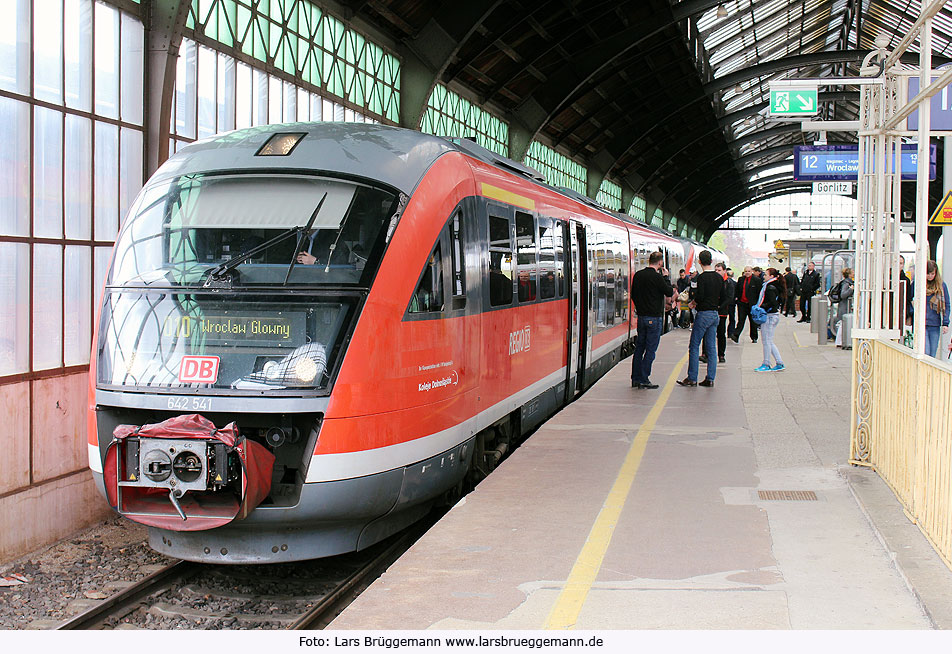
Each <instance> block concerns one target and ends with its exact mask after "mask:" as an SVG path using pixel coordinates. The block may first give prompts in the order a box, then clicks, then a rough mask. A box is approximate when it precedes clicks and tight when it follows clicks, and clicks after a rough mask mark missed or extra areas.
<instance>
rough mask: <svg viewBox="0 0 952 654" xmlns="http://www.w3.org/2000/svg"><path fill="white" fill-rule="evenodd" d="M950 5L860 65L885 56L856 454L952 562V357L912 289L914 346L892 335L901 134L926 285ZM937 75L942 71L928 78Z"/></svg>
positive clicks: (868, 123) (897, 308)
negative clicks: (933, 124) (939, 352)
mask: <svg viewBox="0 0 952 654" xmlns="http://www.w3.org/2000/svg"><path fill="white" fill-rule="evenodd" d="M944 4H945V3H944V2H941V1H938V0H932V1H931V2H929V3H928V4H927V3H926V2H923V3H922V10H921V16H920V18H919V19H918V20H917V21H916V23H915V25H914V26H913V29H912V30H911V31H910V33H909V34H907V35H906V36H905V37H903V39H902V40H901V42H900V44H899V46H898V47H897V48H896V49H895V50H894V51H892V52H891V53H887V52H886V51H884V50H879V51H877V52H876V53H873V54H871V55H870V56H869V57H867V61H865V62H864V66H863V70H864V71H867V70H870V69H871V68H872V66H871V64H873V63H875V62H874V59H875V58H876V57H878V58H879V62H881V63H880V69H879V72H878V77H877V78H876V80H877V81H876V82H875V83H874V82H872V81H870V82H869V83H865V82H864V83H861V89H862V90H861V93H860V97H861V103H860V129H859V132H858V136H859V189H858V194H857V199H858V202H857V211H858V215H857V226H858V230H859V231H858V237H857V243H856V261H855V263H856V287H855V288H856V290H855V298H856V304H855V318H856V321H855V328H854V331H853V343H854V347H853V352H854V354H853V391H852V398H851V400H852V433H851V439H850V456H851V458H850V462H851V463H853V464H855V465H863V466H869V467H872V468H873V469H875V470H876V472H877V473H878V474H879V475H880V477H882V479H883V480H884V481H885V482H886V483H887V484H888V485H889V487H890V488H892V490H893V491H894V492H895V493H896V496H897V498H898V499H899V500H900V501H901V502H902V504H903V506H904V507H905V509H906V513H907V515H908V516H909V518H910V519H911V520H912V521H913V522H915V523H916V524H917V525H918V526H919V528H920V529H921V530H922V532H923V534H925V536H926V537H927V538H928V539H929V541H930V542H931V543H932V545H933V546H934V547H935V549H936V551H937V552H938V553H939V555H940V556H941V557H942V559H943V560H944V561H945V562H946V564H947V565H949V567H950V568H952V366H949V365H947V364H944V363H941V362H939V361H938V360H936V359H933V358H932V357H927V356H926V355H925V354H924V353H923V352H924V349H925V347H924V336H925V293H919V294H918V295H917V296H916V298H915V311H914V316H915V318H914V321H915V323H916V324H915V328H914V329H915V343H914V347H913V349H912V350H910V349H908V348H906V347H903V346H901V345H899V344H897V343H895V342H893V340H895V339H898V338H900V337H901V336H902V334H903V326H904V322H905V317H906V316H905V311H904V309H905V300H904V297H905V294H904V292H903V290H902V286H901V284H900V278H899V216H900V207H901V204H900V194H901V192H902V191H901V185H900V183H899V182H900V174H899V171H898V170H896V168H897V166H898V163H897V160H898V159H899V157H898V156H894V155H895V154H896V153H897V152H898V151H899V147H900V139H901V137H903V136H912V135H915V136H916V137H917V138H918V141H919V147H918V161H917V164H918V165H917V181H916V187H917V188H916V235H917V236H918V238H917V239H916V264H917V265H916V279H915V282H916V285H917V288H923V287H924V286H925V269H926V266H925V261H926V259H927V258H928V249H927V248H928V243H927V239H926V238H925V236H926V219H927V217H928V209H929V207H928V200H929V198H928V190H929V183H928V152H929V139H930V136H931V134H930V125H929V106H930V104H929V102H930V97H931V96H932V95H934V94H935V93H936V92H938V91H939V90H941V88H942V87H944V86H945V85H946V84H948V83H949V81H952V71H932V61H931V48H932V40H931V25H930V19H931V17H932V16H935V15H936V14H937V13H938V12H939V11H940V10H941V8H942V7H943V6H944ZM917 36H918V37H919V40H920V62H919V63H920V65H919V71H918V76H919V78H920V88H922V91H921V92H919V93H918V94H917V95H916V96H915V97H914V98H912V100H911V101H909V102H905V99H904V95H905V94H906V93H905V84H906V79H907V78H908V77H909V76H910V75H911V74H912V73H913V71H910V70H907V69H904V68H903V67H902V66H901V65H899V56H900V55H901V54H902V52H903V51H904V50H905V49H906V48H907V47H908V46H909V45H910V44H911V43H912V42H913V41H914V40H915V39H916V37H917ZM864 74H876V73H864ZM933 75H936V76H938V79H937V80H936V81H935V82H932V83H931V84H930V81H931V78H932V76H933ZM917 108H918V109H919V129H918V130H916V131H915V132H912V131H909V130H904V129H901V128H900V123H901V120H902V118H904V117H905V116H908V115H909V114H910V113H911V112H912V111H913V110H914V109H917Z"/></svg>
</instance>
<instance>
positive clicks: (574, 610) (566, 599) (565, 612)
mask: <svg viewBox="0 0 952 654" xmlns="http://www.w3.org/2000/svg"><path fill="white" fill-rule="evenodd" d="M687 359H688V355H687V354H685V355H684V357H682V358H681V360H680V361H678V364H677V365H676V366H675V367H674V370H673V371H672V372H671V376H670V377H668V382H667V383H666V384H665V385H664V390H662V391H661V395H660V396H658V399H657V400H656V401H655V403H654V406H653V407H651V411H650V412H649V413H648V417H646V418H645V421H644V422H643V423H641V429H639V430H638V435H637V436H635V438H634V440H633V441H632V442H631V447H630V448H628V455H627V456H625V461H624V463H622V465H621V470H619V471H618V477H617V478H616V479H615V483H614V485H613V486H612V489H611V491H610V492H609V493H608V497H607V498H606V499H605V503H604V504H603V505H602V510H601V511H599V513H598V517H597V518H595V524H594V525H592V530H591V531H590V532H589V534H588V539H587V540H586V541H585V545H584V546H583V547H582V551H581V553H579V555H578V558H577V559H576V560H575V565H574V566H573V567H572V572H570V573H569V578H568V580H567V581H566V582H565V587H564V588H563V589H562V592H561V593H560V594H559V598H558V599H557V600H556V602H555V606H553V607H552V611H551V612H550V613H549V617H548V619H547V620H546V622H545V628H546V629H572V628H574V627H575V622H576V621H577V620H578V615H579V613H580V612H581V611H582V606H583V605H584V604H585V599H586V598H587V597H588V593H589V591H590V590H591V589H592V585H593V584H594V583H595V578H596V577H597V576H598V571H599V570H600V569H601V567H602V561H603V560H604V559H605V553H606V552H607V551H608V545H609V543H611V540H612V534H613V533H614V532H615V526H616V525H617V524H618V519H619V518H620V517H621V512H622V509H624V508H625V500H627V499H628V493H629V491H630V490H631V484H632V482H634V480H635V474H636V473H637V472H638V467H639V466H640V465H641V458H642V456H643V455H644V453H645V447H646V446H647V444H648V438H649V437H650V436H651V432H652V430H653V429H654V426H655V423H656V422H657V421H658V416H660V415H661V411H662V410H664V405H665V404H667V403H668V398H669V397H670V396H671V391H672V390H673V389H674V384H675V382H677V380H678V375H679V374H681V369H682V368H683V367H684V364H685V362H686V361H687Z"/></svg>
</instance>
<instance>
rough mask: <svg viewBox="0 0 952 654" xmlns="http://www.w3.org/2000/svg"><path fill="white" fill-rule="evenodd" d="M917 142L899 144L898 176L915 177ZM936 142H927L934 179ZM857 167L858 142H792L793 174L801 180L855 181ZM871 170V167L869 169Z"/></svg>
mask: <svg viewBox="0 0 952 654" xmlns="http://www.w3.org/2000/svg"><path fill="white" fill-rule="evenodd" d="M918 148H919V146H918V145H916V144H915V143H904V144H903V145H902V156H901V157H900V161H901V163H902V179H904V180H914V179H915V178H916V170H917V163H918V159H919V149H918ZM935 161H936V146H935V143H932V144H930V145H929V179H935ZM858 171H859V146H858V145H795V146H793V178H794V179H795V180H797V181H802V182H810V181H813V182H820V181H826V182H840V181H842V182H849V181H854V182H855V181H856V175H857V172H858ZM870 172H872V171H870Z"/></svg>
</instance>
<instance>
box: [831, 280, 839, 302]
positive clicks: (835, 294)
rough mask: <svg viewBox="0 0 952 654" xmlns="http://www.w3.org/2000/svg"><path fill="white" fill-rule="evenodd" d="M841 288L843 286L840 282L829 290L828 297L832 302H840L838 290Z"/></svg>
mask: <svg viewBox="0 0 952 654" xmlns="http://www.w3.org/2000/svg"><path fill="white" fill-rule="evenodd" d="M842 286H843V282H840V283H839V284H837V285H836V286H834V287H833V288H831V289H830V292H829V294H828V295H829V296H830V299H831V300H833V301H834V302H839V301H840V290H841V287H842Z"/></svg>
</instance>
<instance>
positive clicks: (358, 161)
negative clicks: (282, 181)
mask: <svg viewBox="0 0 952 654" xmlns="http://www.w3.org/2000/svg"><path fill="white" fill-rule="evenodd" d="M274 134H303V138H301V139H300V140H299V141H298V142H297V143H296V145H294V146H293V147H292V148H291V150H290V152H288V154H286V155H279V156H262V155H260V154H259V151H260V150H261V149H262V147H263V146H264V145H265V143H267V142H268V140H269V139H270V138H271V137H272V136H273V135H274ZM457 149H458V148H456V147H455V146H454V145H453V144H452V143H450V142H448V141H447V140H445V139H442V138H439V137H437V136H431V135H429V134H424V133H422V132H417V131H413V130H409V129H402V128H399V127H390V126H387V125H372V124H365V123H285V124H281V125H262V126H260V127H250V128H247V129H240V130H236V131H233V132H227V133H225V134H220V135H216V136H213V137H211V138H208V139H203V140H201V141H196V142H195V143H193V144H191V145H189V146H187V147H185V148H182V150H180V151H179V152H177V153H176V154H174V155H173V156H172V157H170V158H169V160H168V161H166V162H165V163H164V164H162V166H161V167H160V168H159V170H158V171H156V174H155V179H158V178H165V177H170V176H173V175H174V176H178V175H186V174H195V173H205V172H212V171H214V172H222V171H229V170H234V171H236V172H237V171H242V170H249V169H252V168H253V169H256V170H267V169H274V170H281V171H285V172H286V171H288V170H293V169H295V168H297V169H301V170H305V169H306V170H315V169H316V170H324V169H326V170H327V171H328V172H333V173H337V174H340V173H343V174H345V175H352V176H354V177H358V178H364V179H372V180H377V181H380V182H382V183H384V184H387V185H389V186H391V187H393V188H395V189H397V190H399V191H402V192H404V193H406V194H408V195H409V194H410V193H411V192H412V191H413V189H415V188H416V186H417V184H418V183H419V182H420V180H421V179H422V178H423V175H424V174H425V173H426V171H427V170H428V169H429V167H430V166H431V165H433V162H435V161H436V160H437V159H438V158H439V157H440V156H441V155H443V154H446V153H447V152H452V151H454V150H457Z"/></svg>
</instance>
